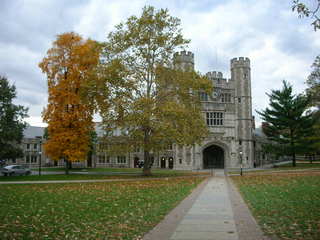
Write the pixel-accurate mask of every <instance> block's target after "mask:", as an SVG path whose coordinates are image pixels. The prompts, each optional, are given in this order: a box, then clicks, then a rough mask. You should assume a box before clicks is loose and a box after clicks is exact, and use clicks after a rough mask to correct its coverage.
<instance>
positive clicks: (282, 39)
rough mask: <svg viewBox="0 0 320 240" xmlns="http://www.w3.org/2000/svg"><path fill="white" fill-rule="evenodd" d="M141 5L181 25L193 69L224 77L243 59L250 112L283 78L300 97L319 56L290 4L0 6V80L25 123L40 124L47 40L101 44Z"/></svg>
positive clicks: (101, 1) (93, 0) (95, 1)
mask: <svg viewBox="0 0 320 240" xmlns="http://www.w3.org/2000/svg"><path fill="white" fill-rule="evenodd" d="M146 4H147V5H154V6H155V7H157V8H160V7H162V8H168V9H169V12H170V14H171V15H173V16H176V17H179V18H180V19H181V22H182V28H183V33H184V35H185V37H186V38H190V39H191V40H192V42H191V44H190V50H191V51H193V52H194V53H195V61H196V68H197V70H200V71H202V72H204V73H205V72H207V71H212V70H219V71H223V72H224V75H226V76H227V77H229V76H230V73H229V63H230V62H229V61H230V59H231V58H233V57H240V56H244V57H250V59H251V70H252V96H253V110H254V109H260V110H261V109H263V108H265V107H266V106H267V104H268V99H267V97H266V95H265V92H270V90H271V89H278V88H280V87H281V84H282V83H281V82H282V80H283V79H286V80H288V81H290V82H291V83H292V84H293V85H294V89H295V90H296V92H301V91H302V90H303V89H304V88H305V85H304V81H305V79H306V77H307V75H308V73H309V72H310V70H311V69H310V65H311V64H312V62H313V60H314V58H315V57H316V55H318V54H319V51H318V49H319V47H320V41H319V39H320V38H319V34H320V33H319V32H320V31H318V32H314V31H313V29H312V27H311V26H310V20H309V19H299V18H298V17H297V14H296V13H293V12H292V11H291V6H290V5H291V2H290V1H277V0H264V1H255V0H247V1H243V0H229V1H212V0H200V1H182V0H174V1H169V0H163V1H156V0H150V1H146V0H130V1H128V0H122V1H116V0H108V1H105V0H70V1H54V0H47V1H40V0H32V1H23V0H20V1H9V0H7V1H6V0H5V1H4V4H3V5H2V7H3V8H2V9H0V14H1V15H2V18H3V20H4V24H1V25H0V31H1V32H2V33H4V34H1V36H0V63H1V64H0V74H4V75H6V76H7V77H8V78H9V80H10V81H11V82H12V83H15V84H16V86H17V92H18V99H17V102H18V103H19V104H23V105H25V106H28V107H29V108H30V110H29V115H30V118H29V119H28V121H29V122H30V123H32V124H37V125H39V124H40V122H41V117H40V116H41V111H42V110H43V107H45V105H46V98H47V93H46V80H45V76H44V75H43V74H42V73H41V72H40V69H39V68H38V63H39V61H41V58H42V57H43V56H44V55H45V53H46V51H47V49H48V48H50V47H51V44H52V41H54V39H55V36H56V35H57V34H60V33H62V32H67V31H76V32H78V33H80V34H82V35H83V36H84V37H90V38H93V39H96V40H99V41H103V40H105V39H106V36H107V34H108V32H109V31H111V30H113V28H114V26H115V25H116V24H118V23H120V22H121V21H125V20H126V19H127V17H129V16H131V15H139V14H140V13H141V9H142V7H143V6H144V5H146ZM257 119H258V118H257ZM258 121H259V119H258ZM38 123H39V124H38Z"/></svg>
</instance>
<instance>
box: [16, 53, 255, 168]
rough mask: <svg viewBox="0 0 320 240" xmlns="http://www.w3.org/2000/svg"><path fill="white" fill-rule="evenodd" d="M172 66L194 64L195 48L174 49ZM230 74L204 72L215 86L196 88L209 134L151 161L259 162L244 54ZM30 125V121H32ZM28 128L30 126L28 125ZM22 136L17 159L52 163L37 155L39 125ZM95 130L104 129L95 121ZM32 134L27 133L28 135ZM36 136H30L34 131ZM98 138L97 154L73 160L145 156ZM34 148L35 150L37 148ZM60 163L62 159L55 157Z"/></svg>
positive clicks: (196, 164)
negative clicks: (112, 150)
mask: <svg viewBox="0 0 320 240" xmlns="http://www.w3.org/2000/svg"><path fill="white" fill-rule="evenodd" d="M174 64H175V67H177V68H181V69H193V68H194V54H193V53H191V52H185V51H182V52H178V53H176V54H175V55H174ZM230 71H231V78H230V79H226V78H224V77H223V75H222V73H221V72H208V73H207V76H208V78H209V79H210V80H211V81H212V82H213V85H214V91H213V93H212V94H210V95H207V94H205V93H200V99H201V104H202V113H203V117H204V121H206V123H207V125H208V127H209V129H210V134H209V136H208V137H207V138H206V139H205V140H204V141H203V142H202V143H201V144H200V145H198V144H195V145H193V146H183V147H181V146H177V145H175V144H173V145H171V146H169V147H168V149H167V150H166V151H164V152H161V153H154V154H153V155H152V158H153V160H154V161H153V162H154V164H153V167H156V168H173V169H181V170H182V169H185V170H195V169H209V168H227V169H230V168H238V167H239V166H240V164H242V165H243V167H245V168H250V167H253V165H254V162H256V163H257V161H258V159H257V158H259V157H258V155H260V154H258V155H257V153H256V151H255V150H254V148H255V147H256V146H255V145H256V144H255V142H254V140H255V139H254V137H253V134H254V132H253V131H254V119H253V117H252V104H251V73H250V60H249V59H248V58H243V57H240V58H234V59H231V61H230ZM30 128H33V127H30ZM30 130H31V129H30ZM32 130H33V131H32V134H33V135H34V136H33V135H32V134H31V133H29V134H28V130H26V133H27V135H26V138H25V139H24V144H23V145H24V146H23V147H24V148H25V151H26V155H25V157H24V159H20V161H19V162H20V163H25V164H28V165H29V164H30V165H36V164H37V163H38V161H39V160H40V159H41V162H42V164H43V165H47V166H49V165H53V162H52V161H50V160H49V159H48V158H47V157H46V156H44V155H43V152H41V154H40V155H42V156H41V157H40V156H39V152H40V151H39V149H40V145H39V142H38V141H39V139H37V138H36V137H37V136H38V135H39V134H38V132H37V133H36V134H34V133H33V132H34V131H35V130H38V129H32ZM96 131H97V134H98V136H102V135H103V132H102V131H101V129H100V128H99V126H98V125H97V126H96ZM37 134H38V135H37ZM29 135H30V136H29ZM31 135H32V136H33V137H34V139H32V136H31ZM38 138H39V137H38ZM100 149H103V146H102V148H100V144H99V143H98V145H97V147H96V154H95V155H94V156H93V157H92V158H91V159H90V161H88V162H85V163H82V162H81V163H80V162H79V163H77V164H76V165H78V164H79V165H82V166H88V167H137V166H138V165H139V163H140V162H141V161H143V152H142V149H139V148H137V149H135V151H134V152H131V153H127V154H122V155H119V156H108V154H107V153H106V152H103V151H102V150H100ZM35 151H38V154H36V152H35ZM56 164H58V165H61V166H62V165H64V163H63V161H59V162H58V163H56Z"/></svg>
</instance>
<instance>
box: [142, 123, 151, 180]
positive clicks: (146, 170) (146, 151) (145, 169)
mask: <svg viewBox="0 0 320 240" xmlns="http://www.w3.org/2000/svg"><path fill="white" fill-rule="evenodd" d="M148 145H149V130H148V128H147V129H146V130H145V131H144V148H143V151H144V165H143V175H144V176H151V164H150V153H149V148H148Z"/></svg>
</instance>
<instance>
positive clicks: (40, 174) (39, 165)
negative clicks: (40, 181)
mask: <svg viewBox="0 0 320 240" xmlns="http://www.w3.org/2000/svg"><path fill="white" fill-rule="evenodd" d="M41 154H42V152H41V140H40V142H39V176H41Z"/></svg>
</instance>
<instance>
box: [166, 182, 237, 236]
mask: <svg viewBox="0 0 320 240" xmlns="http://www.w3.org/2000/svg"><path fill="white" fill-rule="evenodd" d="M187 239H197V240H207V239H208V240H209V239H216V240H217V239H219V240H224V239H226V240H237V239H239V238H238V233H237V229H236V225H235V222H234V217H233V211H232V206H231V202H230V200H229V194H228V186H227V182H226V180H225V178H224V177H222V176H221V177H214V178H211V179H210V180H209V182H208V184H207V185H206V186H205V188H204V189H203V191H202V192H201V193H200V195H199V196H198V198H197V200H196V201H195V203H194V204H193V206H192V207H191V209H190V210H189V211H188V212H187V214H186V215H185V216H184V218H183V219H182V221H181V222H180V224H179V225H178V227H177V228H176V230H175V232H174V233H173V235H172V236H171V237H170V240H187Z"/></svg>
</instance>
